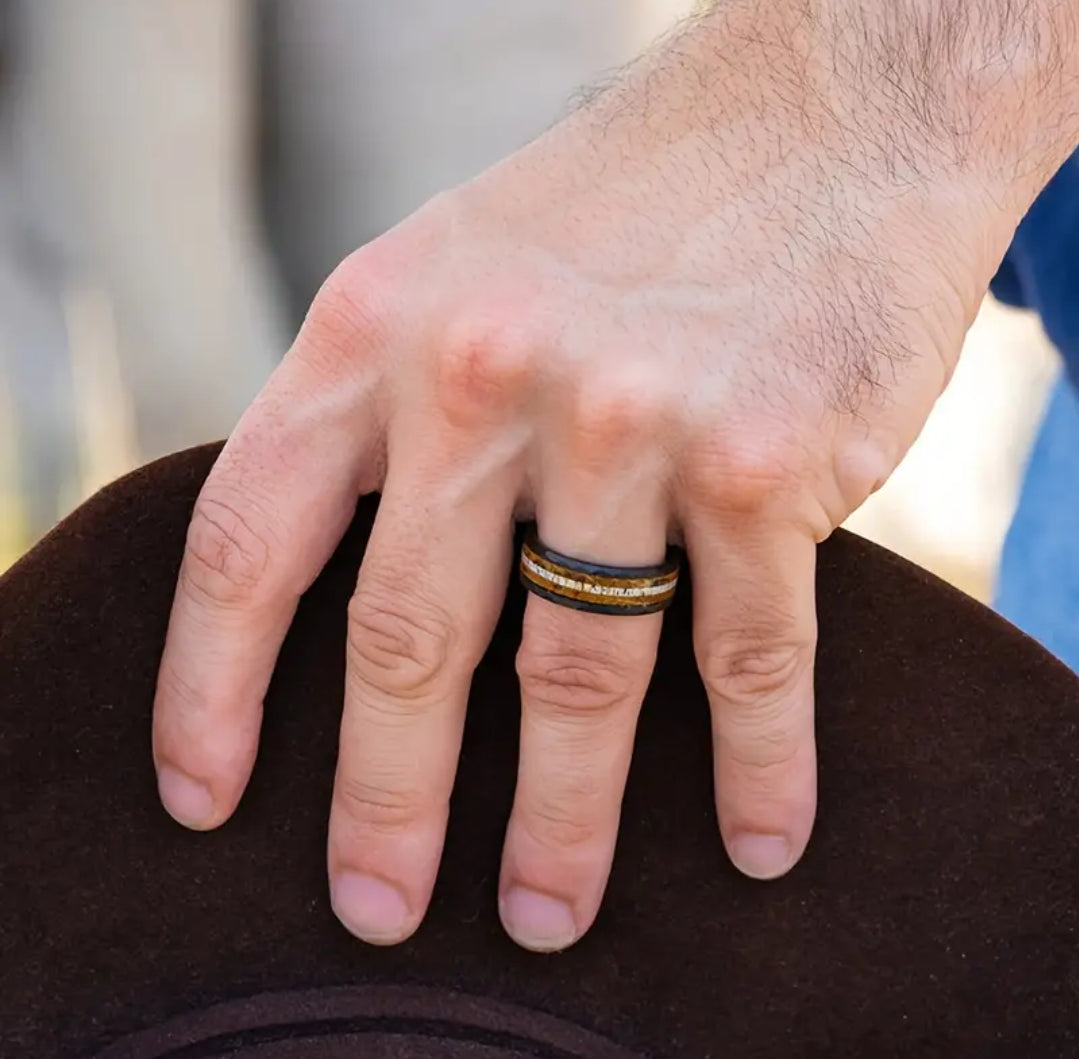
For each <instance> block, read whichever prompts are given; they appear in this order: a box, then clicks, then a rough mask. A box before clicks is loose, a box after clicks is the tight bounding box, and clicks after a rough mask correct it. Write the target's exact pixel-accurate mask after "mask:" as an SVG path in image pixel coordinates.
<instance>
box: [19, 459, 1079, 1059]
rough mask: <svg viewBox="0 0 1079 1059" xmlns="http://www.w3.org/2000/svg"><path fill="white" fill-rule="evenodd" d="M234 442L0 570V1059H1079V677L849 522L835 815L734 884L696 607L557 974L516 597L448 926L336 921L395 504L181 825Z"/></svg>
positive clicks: (126, 485)
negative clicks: (178, 781)
mask: <svg viewBox="0 0 1079 1059" xmlns="http://www.w3.org/2000/svg"><path fill="white" fill-rule="evenodd" d="M216 451H217V450H216V448H204V449H199V450H195V451H192V452H187V453H184V454H181V455H179V456H175V457H172V458H170V459H167V460H164V461H162V462H159V463H156V464H153V465H151V466H150V467H147V468H145V469H143V470H141V471H139V472H137V473H136V474H134V475H131V476H130V477H128V478H126V479H124V480H123V481H121V482H120V483H118V484H116V485H114V486H112V487H111V488H109V489H106V490H105V491H104V492H103V493H101V494H100V495H98V496H97V497H96V498H94V499H93V500H91V501H90V502H89V503H87V504H86V505H85V506H83V507H82V508H80V509H79V510H78V511H77V512H76V513H75V514H74V515H72V516H71V517H70V518H69V519H67V520H66V521H65V522H63V523H62V524H61V525H60V526H59V528H58V529H56V530H55V531H54V532H53V533H52V534H51V535H50V536H49V537H48V538H47V539H46V540H45V541H44V542H42V543H41V544H40V545H39V546H38V547H37V548H35V549H34V550H33V551H32V552H31V553H30V554H29V556H27V557H26V558H25V559H24V560H23V561H22V562H21V563H19V564H18V565H17V566H16V567H15V568H14V569H12V570H11V571H10V572H9V573H8V574H7V575H6V577H4V578H3V580H0V814H2V815H0V910H2V914H3V920H2V927H0V931H2V937H0V941H2V944H0V1056H2V1059H42V1057H50V1059H51V1057H56V1056H61V1057H68V1056H70V1057H75V1059H82V1057H85V1059H91V1057H98V1059H164V1057H166V1056H167V1057H170V1059H218V1057H225V1056H228V1057H242V1059H313V1057H327V1059H345V1057H346V1056H347V1057H349V1059H355V1057H372V1059H390V1057H405V1056H409V1057H418V1059H436V1057H437V1059H443V1057H447V1059H505V1057H513V1059H630V1057H638V1059H639V1057H644V1056H649V1057H650V1056H672V1057H681V1056H686V1057H693V1059H705V1057H709V1056H714V1057H717V1059H719V1057H723V1059H741V1057H748V1056H753V1057H756V1056H762V1057H763V1056H768V1057H771V1056H777V1057H778V1056H784V1057H789V1056H842V1057H846V1056H867V1057H886V1056H949V1057H967V1056H971V1057H973V1056H978V1057H983V1056H1024V1057H1026V1056H1030V1057H1049V1056H1068V1057H1074V1056H1076V1055H1079V948H1077V946H1079V870H1077V869H1079V681H1077V680H1076V678H1075V677H1074V676H1073V675H1072V674H1071V673H1069V672H1068V671H1067V670H1065V669H1064V668H1063V667H1062V666H1060V665H1059V664H1057V663H1056V662H1055V661H1053V659H1052V658H1050V656H1049V655H1048V654H1046V653H1045V652H1044V651H1042V650H1041V649H1040V648H1038V647H1037V646H1035V644H1034V643H1032V642H1031V641H1030V640H1028V639H1026V638H1025V637H1024V636H1023V635H1021V634H1020V633H1018V632H1017V631H1015V630H1014V629H1013V628H1011V627H1010V626H1008V625H1007V624H1005V623H1004V622H1003V621H1001V620H1000V619H999V618H997V617H995V616H994V615H993V614H991V613H990V612H989V611H988V610H986V609H984V608H983V607H981V606H980V605H978V604H976V603H974V602H972V601H971V600H969V599H967V598H965V597H963V596H961V595H959V594H958V593H957V592H955V591H953V590H952V589H950V588H948V587H946V586H945V585H944V584H943V583H941V582H940V581H937V580H936V579H934V578H933V577H931V576H930V575H928V574H926V573H923V572H922V571H920V570H918V569H916V568H914V567H913V566H910V565H909V564H907V563H906V562H904V561H902V560H900V559H898V558H896V557H895V556H893V555H891V554H889V553H887V552H884V551H882V550H880V549H879V548H876V547H874V546H872V545H870V544H867V543H865V542H864V541H861V540H859V539H857V538H854V537H852V536H849V535H846V534H844V533H838V534H836V536H835V538H834V539H833V540H831V541H830V542H829V543H827V544H825V545H824V546H822V548H821V549H820V555H819V571H818V591H819V612H820V652H819V663H818V670H817V702H818V713H819V721H818V730H819V740H820V776H821V779H820V811H819V817H818V822H817V826H816V831H815V833H814V837H813V841H812V842H811V844H810V847H809V851H808V853H807V854H806V857H805V859H804V860H803V861H802V862H801V863H800V864H799V865H798V867H797V868H795V870H794V871H793V872H791V873H790V875H788V876H787V877H785V878H783V879H781V880H779V881H777V882H773V883H758V882H752V881H750V880H748V879H746V878H743V877H742V876H740V875H739V874H738V873H737V872H736V871H735V870H734V869H733V868H732V867H731V865H730V864H729V862H728V861H727V858H726V856H725V855H724V852H723V848H722V846H721V843H720V840H719V835H718V830H717V825H716V820H715V814H714V808H713V802H712V794H711V782H712V778H711V763H710V745H709V743H710V740H709V723H708V711H707V705H706V700H705V696H704V693H703V689H702V687H701V685H700V683H699V679H698V677H697V674H696V670H695V667H694V661H693V654H692V647H691V642H690V606H689V603H690V601H689V590H688V588H687V589H686V590H685V591H682V592H681V595H680V597H679V599H678V600H677V602H676V604H675V606H674V607H673V608H672V610H671V611H670V613H669V615H668V618H667V621H666V625H665V631H664V637H663V642H662V646H661V649H660V654H659V663H658V668H657V670H656V675H655V679H654V681H653V684H652V688H651V691H650V692H649V696H648V700H647V702H646V704H645V708H644V715H643V718H642V721H641V725H640V731H639V736H638V740H637V751H636V756H635V758H634V762H633V770H632V774H631V776H630V781H629V788H628V792H627V795H626V801H625V807H624V812H623V822H622V830H621V837H620V842H619V848H618V854H617V858H616V862H615V867H614V872H613V875H612V878H611V884H610V890H609V892H608V895H607V898H606V901H605V903H604V906H603V909H602V911H601V913H600V916H599V919H598V921H597V923H596V926H595V928H594V929H593V930H592V931H591V933H589V934H588V935H587V936H586V937H585V938H584V939H583V940H582V941H581V942H580V943H579V944H578V945H576V946H575V947H574V948H573V949H571V950H570V951H569V952H566V953H564V954H562V955H558V956H537V955H533V954H529V953H527V952H524V951H523V950H521V949H519V948H517V947H516V946H515V945H514V944H513V943H512V942H511V941H510V940H509V939H508V938H507V937H506V936H505V935H504V933H503V931H502V929H501V927H500V925H499V922H498V917H497V913H496V885H497V879H498V868H499V851H500V845H501V840H502V834H503V829H504V827H505V824H506V821H507V818H508V814H509V809H510V804H511V797H512V793H513V783H514V770H515V764H516V742H517V723H518V718H517V711H516V708H515V705H514V704H515V702H516V679H515V675H514V654H515V647H516V643H517V639H518V630H519V627H520V623H521V616H522V610H523V604H524V598H523V590H521V589H519V588H517V587H513V588H512V589H511V591H510V596H509V599H508V602H507V604H506V608H505V613H504V615H503V618H502V621H501V624H500V625H499V628H498V631H497V633H496V635H495V637H494V641H493V643H492V645H491V648H490V650H489V652H488V654H487V657H486V658H485V660H484V661H483V663H482V665H481V666H480V668H479V671H478V672H477V674H476V679H475V684H474V688H473V693H472V702H471V708H470V713H469V720H468V730H467V733H466V738H465V743H464V752H463V756H462V762H461V769H460V777H459V781H458V785H457V789H456V793H455V797H454V805H453V812H452V819H451V824H450V831H449V838H448V842H447V846H446V853H445V859H444V862H443V865H442V870H441V874H440V876H439V879H438V885H437V887H436V891H435V898H434V903H433V905H432V907H431V911H430V914H429V915H428V918H427V920H426V921H425V922H424V924H423V926H422V927H421V929H420V931H419V933H418V934H417V935H416V937H415V938H413V939H412V940H411V941H409V942H407V943H406V944H404V945H402V946H400V947H398V948H394V949H374V948H369V947H367V946H365V945H363V944H362V943H360V942H358V941H356V940H355V939H354V938H353V937H351V936H350V935H349V934H348V933H346V931H345V930H344V929H343V928H342V927H341V926H340V925H339V924H338V922H337V921H336V920H335V919H334V916H333V914H332V913H331V911H330V907H329V901H328V897H327V883H326V877H325V866H324V865H325V850H324V846H325V837H326V824H327V818H328V812H329V804H330V791H331V785H332V781H333V770H334V758H335V753H336V743H337V730H338V721H339V715H340V710H341V703H342V698H343V688H342V683H343V671H344V634H345V605H346V601H347V599H348V596H349V594H350V591H351V589H352V587H353V583H354V579H355V576H356V570H357V567H358V564H359V559H360V556H361V553H362V552H363V548H364V543H365V541H366V539H367V535H368V531H369V530H370V527H371V521H372V518H373V515H374V512H375V508H376V500H375V499H374V498H370V499H366V500H364V501H362V502H361V504H360V507H359V512H358V514H357V517H356V522H355V525H354V526H353V528H352V530H351V532H350V533H349V534H348V536H347V539H346V540H345V542H344V543H343V544H342V546H341V548H340V550H339V552H338V554H337V555H336V557H335V558H334V559H333V560H332V561H331V562H330V563H329V565H328V566H327V568H326V570H325V572H324V573H323V575H322V577H321V578H320V579H319V580H318V582H317V583H316V584H315V586H314V587H313V588H312V589H311V591H310V592H309V593H308V595H307V597H306V599H305V600H304V602H303V604H302V605H301V607H300V611H299V614H298V616H297V619H296V622H295V625H294V627H293V630H292V632H291V634H290V636H289V639H288V641H287V643H286V645H285V648H284V651H283V653H282V655H281V659H280V665H279V667H278V671H277V675H276V677H275V679H274V682H273V685H272V687H271V689H270V692H269V696H268V698H267V701H266V720H265V729H264V735H263V741H262V749H261V754H260V757H259V762H258V765H257V767H256V769H255V773H254V778H253V780H252V783H251V786H250V789H249V790H248V793H247V795H246V796H245V798H244V800H243V803H242V805H241V807H240V809H239V811H238V813H237V815H236V816H235V818H234V819H233V820H232V821H231V822H230V823H228V824H227V825H226V826H225V827H224V828H222V829H221V830H220V831H217V832H215V833H212V834H193V833H189V832H186V831H184V830H182V829H181V828H180V827H178V826H177V825H176V824H174V823H173V822H172V821H171V820H170V819H169V818H168V817H167V816H166V815H165V813H164V811H163V810H162V809H161V807H160V805H159V804H158V800H157V795H156V785H155V780H154V775H153V770H152V765H151V759H150V713H151V703H152V698H153V691H154V682H155V675H156V673H155V671H156V666H157V662H158V655H159V652H160V649H161V646H162V642H163V638H164V634H165V628H166V622H167V618H168V614H169V607H170V602H171V597H172V591H173V583H174V578H175V575H176V572H177V568H178V564H179V559H180V554H181V549H182V545H183V539H184V533H185V529H186V524H187V519H188V516H189V514H190V511H191V507H192V504H193V502H194V500H195V496H196V494H197V492H198V489H199V487H200V485H201V483H202V481H203V479H204V477H205V476H206V474H207V472H208V470H209V468H210V465H211V462H212V460H213V458H214V456H215V454H216Z"/></svg>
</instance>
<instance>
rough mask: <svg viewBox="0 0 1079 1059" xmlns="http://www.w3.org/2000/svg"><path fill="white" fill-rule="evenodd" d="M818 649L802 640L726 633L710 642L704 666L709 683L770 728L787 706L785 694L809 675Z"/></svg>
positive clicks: (756, 722)
mask: <svg viewBox="0 0 1079 1059" xmlns="http://www.w3.org/2000/svg"><path fill="white" fill-rule="evenodd" d="M811 660H812V649H811V648H810V647H809V646H808V645H807V644H805V643H802V642H799V641H791V642H787V641H783V640H773V639H765V638H763V637H761V638H754V639H748V640H747V639H744V638H733V637H724V638H721V639H719V640H717V641H716V642H714V643H711V644H709V645H708V646H707V647H706V648H705V650H704V652H703V659H702V664H701V677H702V679H703V680H704V683H705V686H706V687H707V688H708V689H709V690H710V691H711V692H712V693H713V694H714V695H715V696H716V697H717V698H719V699H720V700H722V701H723V702H724V703H725V704H727V705H728V706H731V707H733V708H734V710H735V716H736V717H744V718H746V722H745V723H752V724H753V726H754V727H764V728H770V727H772V724H773V723H775V722H776V721H777V720H778V717H776V716H772V717H770V716H769V714H770V713H772V714H778V715H781V714H782V712H783V711H784V710H785V708H786V705H787V704H786V703H785V702H784V696H785V693H786V692H787V691H788V690H789V689H791V688H792V687H793V686H794V685H795V684H796V683H797V682H798V681H799V680H800V679H801V677H802V676H803V674H804V673H805V670H806V667H807V666H808V665H809V664H810V662H811Z"/></svg>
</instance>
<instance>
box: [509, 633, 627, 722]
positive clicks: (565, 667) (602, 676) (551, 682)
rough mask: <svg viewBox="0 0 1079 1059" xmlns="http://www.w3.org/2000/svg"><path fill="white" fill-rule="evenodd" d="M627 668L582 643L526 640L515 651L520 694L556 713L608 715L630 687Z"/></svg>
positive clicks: (617, 705)
mask: <svg viewBox="0 0 1079 1059" xmlns="http://www.w3.org/2000/svg"><path fill="white" fill-rule="evenodd" d="M629 668H630V667H628V666H626V665H625V664H622V665H619V663H618V662H617V661H616V659H614V658H613V657H612V656H611V655H610V654H609V653H608V652H607V651H605V650H603V649H598V648H589V647H587V646H585V645H576V646H569V645H563V646H561V647H549V648H548V647H541V646H532V645H529V644H528V643H527V641H526V643H525V644H524V645H523V646H522V648H521V650H520V652H519V653H518V655H517V677H518V679H519V680H520V682H521V691H522V694H523V695H524V696H525V697H526V698H527V699H528V700H529V701H530V702H532V703H534V704H536V705H537V706H540V707H542V708H543V709H544V710H546V711H547V712H549V713H551V714H553V715H554V716H556V717H557V716H559V715H566V716H571V717H581V716H588V715H597V714H598V715H607V714H610V713H612V712H614V711H616V710H617V709H618V708H619V707H621V706H623V705H625V704H626V703H627V701H629V699H630V695H631V693H632V690H633V689H632V679H631V677H630V675H629Z"/></svg>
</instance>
